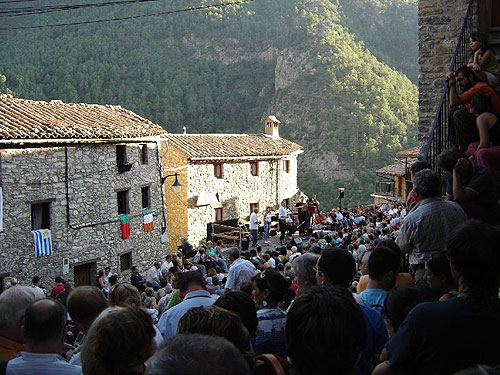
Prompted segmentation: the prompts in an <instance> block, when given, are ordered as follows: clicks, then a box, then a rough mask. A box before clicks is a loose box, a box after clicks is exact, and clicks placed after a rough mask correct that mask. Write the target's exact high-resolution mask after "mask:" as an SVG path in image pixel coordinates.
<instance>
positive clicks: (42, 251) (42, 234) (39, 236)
mask: <svg viewBox="0 0 500 375" xmlns="http://www.w3.org/2000/svg"><path fill="white" fill-rule="evenodd" d="M31 233H32V234H33V247H34V248H35V257H37V258H39V257H42V256H47V255H52V240H51V239H50V229H38V230H32V231H31Z"/></svg>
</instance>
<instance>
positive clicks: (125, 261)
mask: <svg viewBox="0 0 500 375" xmlns="http://www.w3.org/2000/svg"><path fill="white" fill-rule="evenodd" d="M131 268H132V252H131V251H130V252H128V253H125V254H122V255H120V272H124V271H127V270H129V269H131Z"/></svg>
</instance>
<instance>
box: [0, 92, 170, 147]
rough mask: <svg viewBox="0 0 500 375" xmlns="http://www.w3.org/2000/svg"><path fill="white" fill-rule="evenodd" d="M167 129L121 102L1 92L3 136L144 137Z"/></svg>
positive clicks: (0, 115)
mask: <svg viewBox="0 0 500 375" xmlns="http://www.w3.org/2000/svg"><path fill="white" fill-rule="evenodd" d="M164 133H165V130H164V129H162V128H161V127H160V126H158V125H156V124H153V123H152V122H151V121H149V120H146V119H144V118H142V117H140V116H139V115H136V114H135V113H133V112H131V111H128V110H126V109H123V108H121V107H120V106H113V105H98V104H84V103H76V104H75V103H71V104H70V103H63V102H61V101H51V102H42V101H34V100H26V99H18V98H13V97H11V96H8V95H0V140H21V139H37V140H42V139H114V138H141V137H151V136H157V135H161V134H164Z"/></svg>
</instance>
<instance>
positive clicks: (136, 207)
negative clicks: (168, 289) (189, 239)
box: [0, 140, 168, 287]
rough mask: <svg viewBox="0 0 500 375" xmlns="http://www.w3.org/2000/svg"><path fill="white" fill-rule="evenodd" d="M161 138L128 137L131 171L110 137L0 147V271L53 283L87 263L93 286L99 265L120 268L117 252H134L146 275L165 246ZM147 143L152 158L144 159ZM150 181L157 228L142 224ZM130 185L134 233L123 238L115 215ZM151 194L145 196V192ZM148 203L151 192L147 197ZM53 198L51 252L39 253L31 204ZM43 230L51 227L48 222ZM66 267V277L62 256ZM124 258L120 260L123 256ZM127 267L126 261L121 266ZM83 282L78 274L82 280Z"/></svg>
mask: <svg viewBox="0 0 500 375" xmlns="http://www.w3.org/2000/svg"><path fill="white" fill-rule="evenodd" d="M158 144H159V143H157V142H153V141H151V140H149V142H144V143H139V142H138V143H127V144H125V145H126V155H127V156H126V159H127V162H128V163H131V164H132V167H131V169H130V171H126V172H122V173H120V172H119V170H118V166H117V155H116V153H117V148H116V144H113V143H91V144H68V145H67V146H64V145H62V146H47V147H44V146H37V147H38V148H28V147H24V146H19V148H5V149H1V150H0V153H1V170H0V175H1V181H2V188H3V231H2V232H0V274H1V273H3V272H9V273H10V276H11V277H16V278H18V279H19V281H20V282H21V283H30V282H31V278H32V277H33V276H35V275H39V276H41V277H42V281H43V284H44V285H45V286H46V287H51V286H52V284H53V278H54V277H55V276H57V275H62V276H63V277H64V278H65V279H66V280H70V281H73V280H74V279H75V275H74V267H75V266H80V267H81V266H82V265H86V264H88V265H89V267H88V268H89V269H90V275H86V276H85V275H84V276H79V282H80V284H81V283H82V280H83V279H82V277H84V278H85V277H86V279H87V280H88V279H90V282H91V283H92V284H93V283H94V281H95V276H96V271H97V270H99V269H103V268H104V267H105V266H108V265H109V266H110V267H111V270H112V272H113V273H117V274H118V275H121V276H124V275H126V274H127V271H125V270H124V272H120V266H121V264H120V256H121V255H123V254H124V253H129V252H131V262H132V264H136V265H138V266H139V267H140V268H141V269H142V271H143V273H144V274H145V272H146V270H147V268H149V267H151V266H152V264H153V262H154V261H156V260H161V259H162V258H163V257H164V255H165V254H166V253H167V252H168V246H167V244H166V243H162V241H161V237H162V229H163V228H164V227H165V225H166V223H165V222H164V209H163V200H162V190H161V182H160V168H159V162H158V157H157V152H158V150H157V148H158ZM143 145H146V146H145V147H147V163H143V161H145V160H144V157H143V155H144V153H143V151H144V150H145V149H143ZM148 186H149V201H150V207H151V209H152V210H153V215H154V229H153V230H152V231H149V232H145V231H144V229H143V212H142V209H143V192H144V193H146V192H147V189H144V191H143V190H142V188H144V187H148ZM123 190H128V201H129V207H130V208H129V213H130V228H131V235H130V237H129V238H126V239H122V237H121V227H120V221H119V216H118V193H117V192H118V191H123ZM145 195H147V194H145ZM145 201H147V198H146V199H145ZM40 202H42V203H43V202H48V206H49V207H50V208H49V215H50V228H49V229H50V231H51V239H52V245H53V246H52V250H53V253H52V255H51V256H43V257H39V258H36V257H35V252H34V247H33V238H32V234H31V230H32V220H33V219H32V216H33V213H32V210H33V207H34V206H33V204H37V203H40ZM44 229H46V228H44ZM65 258H67V259H69V266H70V267H69V273H67V274H64V275H63V267H62V265H63V259H65ZM122 261H123V258H122ZM122 266H123V265H122ZM77 282H78V280H77Z"/></svg>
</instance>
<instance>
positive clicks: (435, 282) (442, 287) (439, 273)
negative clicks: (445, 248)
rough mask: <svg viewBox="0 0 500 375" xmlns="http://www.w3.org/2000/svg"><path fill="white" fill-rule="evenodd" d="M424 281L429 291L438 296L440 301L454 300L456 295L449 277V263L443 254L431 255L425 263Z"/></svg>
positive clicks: (453, 284)
mask: <svg viewBox="0 0 500 375" xmlns="http://www.w3.org/2000/svg"><path fill="white" fill-rule="evenodd" d="M424 280H425V281H426V282H427V285H428V286H429V288H430V289H431V290H433V291H435V292H438V293H439V294H440V297H439V300H440V301H446V300H447V299H450V298H454V297H456V296H457V294H458V292H457V290H456V288H457V287H456V285H455V282H454V281H453V276H452V275H451V268H450V262H449V261H448V258H447V257H446V255H444V254H439V255H433V256H432V257H431V259H429V260H428V261H427V262H426V263H425V274H424Z"/></svg>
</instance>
